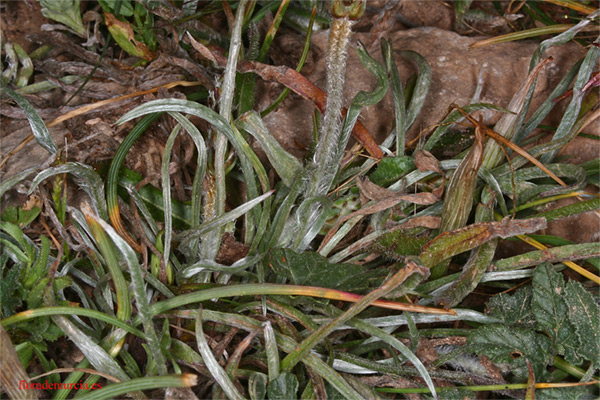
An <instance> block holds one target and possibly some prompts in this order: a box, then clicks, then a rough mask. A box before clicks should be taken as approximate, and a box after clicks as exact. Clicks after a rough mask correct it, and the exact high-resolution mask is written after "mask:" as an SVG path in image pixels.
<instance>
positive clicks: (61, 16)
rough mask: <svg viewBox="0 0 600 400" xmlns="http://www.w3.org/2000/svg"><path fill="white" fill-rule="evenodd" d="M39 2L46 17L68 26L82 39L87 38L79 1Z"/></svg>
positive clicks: (51, 0)
mask: <svg viewBox="0 0 600 400" xmlns="http://www.w3.org/2000/svg"><path fill="white" fill-rule="evenodd" d="M39 2H40V5H41V6H42V14H43V15H44V17H46V18H50V19H53V20H54V21H56V22H60V23H61V24H65V25H67V26H68V27H69V28H71V29H73V30H74V31H75V33H77V34H78V35H79V36H81V37H84V36H85V27H84V26H83V22H82V20H81V11H80V8H79V0H39Z"/></svg>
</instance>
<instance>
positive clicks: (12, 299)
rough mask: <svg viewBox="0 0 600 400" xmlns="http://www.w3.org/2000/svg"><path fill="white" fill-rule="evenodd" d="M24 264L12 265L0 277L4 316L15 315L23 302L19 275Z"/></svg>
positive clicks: (0, 301) (0, 293)
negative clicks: (19, 292)
mask: <svg viewBox="0 0 600 400" xmlns="http://www.w3.org/2000/svg"><path fill="white" fill-rule="evenodd" d="M22 267H23V264H21V265H20V266H19V265H12V266H11V267H10V268H7V269H8V272H7V273H6V275H4V274H2V276H1V278H2V279H0V304H1V305H2V310H1V311H2V318H6V317H9V316H11V315H13V314H14V313H15V312H16V310H17V308H18V307H20V306H21V304H23V301H22V300H21V297H20V296H19V295H18V291H19V289H20V288H21V282H20V281H19V276H20V275H21V268H22Z"/></svg>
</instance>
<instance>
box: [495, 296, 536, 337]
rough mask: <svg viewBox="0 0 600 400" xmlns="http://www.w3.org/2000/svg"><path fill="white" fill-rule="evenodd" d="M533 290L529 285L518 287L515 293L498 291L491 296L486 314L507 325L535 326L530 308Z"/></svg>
mask: <svg viewBox="0 0 600 400" xmlns="http://www.w3.org/2000/svg"><path fill="white" fill-rule="evenodd" d="M532 297H533V291H532V290H531V287H530V286H527V287H524V288H522V289H519V290H517V291H516V292H515V294H513V295H511V294H508V293H500V294H499V295H496V296H494V297H492V298H491V300H490V302H489V303H488V312H487V314H488V315H490V316H493V317H496V318H499V319H501V320H503V321H504V323H506V324H507V325H516V326H520V327H523V328H532V329H533V328H535V323H536V322H535V317H534V316H533V311H532V309H531V299H532Z"/></svg>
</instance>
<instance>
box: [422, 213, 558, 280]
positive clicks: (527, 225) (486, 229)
mask: <svg viewBox="0 0 600 400" xmlns="http://www.w3.org/2000/svg"><path fill="white" fill-rule="evenodd" d="M546 225H547V224H546V219H545V218H531V219H526V220H511V219H503V220H502V221H498V222H483V223H478V224H472V225H469V226H466V227H464V228H460V229H456V230H453V231H449V232H444V233H442V234H440V235H438V236H436V237H435V238H433V239H432V240H431V241H430V242H429V243H427V244H426V245H425V246H423V249H422V251H421V255H420V258H421V260H422V261H423V264H424V265H425V266H427V267H430V268H431V267H433V266H435V265H437V264H438V263H440V262H442V261H444V260H446V259H448V258H450V257H453V256H455V255H457V254H460V253H463V252H465V251H468V250H471V249H474V248H475V247H478V246H481V245H482V244H484V243H486V242H488V241H490V240H492V239H495V238H497V237H500V238H503V239H505V238H508V237H512V236H516V235H524V234H527V233H533V232H536V231H538V230H540V229H544V228H546Z"/></svg>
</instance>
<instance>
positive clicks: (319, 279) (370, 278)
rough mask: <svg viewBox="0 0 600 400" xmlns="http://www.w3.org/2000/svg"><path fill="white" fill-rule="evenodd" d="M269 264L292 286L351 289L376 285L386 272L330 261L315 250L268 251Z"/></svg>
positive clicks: (356, 290) (356, 289) (359, 290)
mask: <svg viewBox="0 0 600 400" xmlns="http://www.w3.org/2000/svg"><path fill="white" fill-rule="evenodd" d="M269 265H270V266H271V268H273V271H275V273H277V274H278V275H281V276H284V277H286V278H288V279H290V280H291V281H292V283H293V284H295V285H305V286H320V287H326V288H330V289H338V290H347V291H352V292H361V291H364V290H367V289H368V288H370V287H377V286H379V285H380V284H381V282H382V281H383V278H384V277H385V276H386V275H387V270H383V269H377V270H369V269H368V268H366V267H364V266H362V265H356V264H331V263H330V262H329V261H327V259H326V258H325V257H323V256H321V255H320V254H319V253H315V252H310V251H307V252H304V253H296V252H294V251H292V250H288V249H274V250H272V251H271V253H270V257H269Z"/></svg>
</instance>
